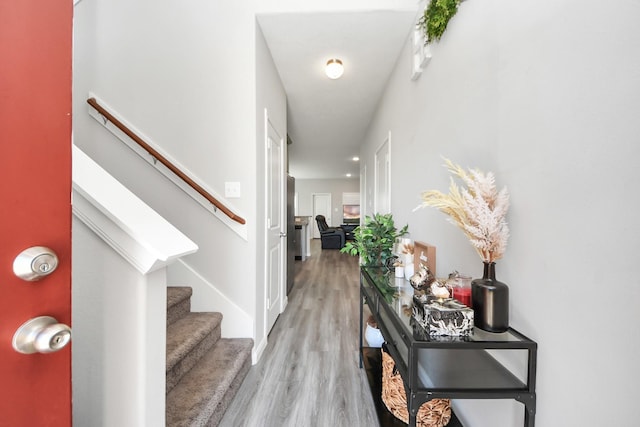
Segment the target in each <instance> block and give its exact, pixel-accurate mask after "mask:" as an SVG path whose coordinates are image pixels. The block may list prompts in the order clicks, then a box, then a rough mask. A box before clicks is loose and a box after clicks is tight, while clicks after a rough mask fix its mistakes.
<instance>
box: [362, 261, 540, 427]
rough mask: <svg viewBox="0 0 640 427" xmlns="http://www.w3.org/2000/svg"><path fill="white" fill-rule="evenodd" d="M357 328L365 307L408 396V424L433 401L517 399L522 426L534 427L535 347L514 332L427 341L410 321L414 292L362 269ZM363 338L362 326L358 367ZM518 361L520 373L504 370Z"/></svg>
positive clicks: (399, 282) (377, 270) (399, 280)
mask: <svg viewBox="0 0 640 427" xmlns="http://www.w3.org/2000/svg"><path fill="white" fill-rule="evenodd" d="M360 296H361V304H360V325H362V324H363V304H364V303H365V302H366V303H367V305H368V306H369V309H370V311H371V314H372V315H373V317H374V318H375V319H376V321H377V323H378V327H379V328H380V331H381V332H382V335H383V337H384V339H385V341H386V343H387V348H388V350H389V354H390V355H391V357H393V359H394V361H395V363H396V367H397V369H398V371H399V372H400V374H401V376H402V379H403V381H404V384H405V390H406V392H407V397H408V398H407V406H408V410H409V426H411V427H414V426H415V425H416V415H417V413H418V409H419V408H420V406H421V405H422V404H423V403H424V402H427V401H429V400H431V399H439V398H441V399H515V400H517V401H518V402H521V403H523V404H524V426H525V427H533V426H534V425H535V413H536V393H535V390H536V355H537V344H536V343H535V342H534V341H532V340H530V339H529V338H527V337H526V336H524V335H522V334H521V333H520V332H518V331H516V330H515V329H512V328H509V330H508V331H506V332H504V333H500V334H495V333H489V332H485V331H483V330H481V329H478V328H475V329H474V331H473V334H471V335H470V336H468V337H444V336H440V337H430V336H428V335H427V334H426V333H425V331H424V329H423V328H422V326H420V325H419V324H417V323H416V322H415V321H414V320H413V317H412V314H411V308H412V304H413V288H412V287H411V285H410V284H409V282H408V281H406V280H404V279H403V278H395V277H394V275H393V273H389V272H388V271H387V270H386V269H384V268H379V267H362V268H361V270H360ZM362 348H363V336H362V327H361V328H360V355H361V359H360V367H362ZM505 353H508V354H509V358H508V360H509V361H512V360H513V358H514V357H513V356H514V354H515V356H516V358H520V359H522V360H521V362H522V363H517V362H516V363H515V365H516V366H517V367H518V366H520V365H521V366H520V367H521V368H522V369H520V370H521V371H523V372H517V371H518V369H513V370H514V371H516V372H512V370H510V369H507V367H506V366H505V363H504V362H501V361H500V360H503V361H504V360H507V359H505V357H504V356H505Z"/></svg>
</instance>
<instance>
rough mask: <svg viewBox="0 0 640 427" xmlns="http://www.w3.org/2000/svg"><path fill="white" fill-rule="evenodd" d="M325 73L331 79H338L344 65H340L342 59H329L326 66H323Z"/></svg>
mask: <svg viewBox="0 0 640 427" xmlns="http://www.w3.org/2000/svg"><path fill="white" fill-rule="evenodd" d="M324 71H325V73H327V77H329V78H330V79H332V80H335V79H339V78H340V77H342V73H344V67H343V66H342V61H341V60H339V59H330V60H328V61H327V67H326V68H325V70H324Z"/></svg>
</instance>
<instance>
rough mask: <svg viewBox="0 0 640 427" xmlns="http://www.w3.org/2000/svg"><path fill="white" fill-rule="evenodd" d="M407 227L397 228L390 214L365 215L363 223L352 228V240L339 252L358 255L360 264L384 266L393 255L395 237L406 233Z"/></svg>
mask: <svg viewBox="0 0 640 427" xmlns="http://www.w3.org/2000/svg"><path fill="white" fill-rule="evenodd" d="M408 227H409V226H408V225H405V226H404V227H402V229H401V230H398V229H397V228H396V226H395V224H394V222H393V216H392V215H391V214H385V215H383V214H375V215H374V216H373V217H370V216H366V217H365V219H364V224H363V225H361V226H359V227H357V228H356V229H355V230H353V237H354V240H353V241H349V242H347V244H346V245H345V246H344V247H343V248H342V249H341V250H340V252H343V253H348V254H349V255H353V256H356V255H359V256H360V258H361V263H362V265H366V266H375V265H383V266H386V265H387V262H388V260H390V259H391V258H392V257H393V244H394V243H395V240H396V238H398V237H401V236H404V235H405V234H407V230H408Z"/></svg>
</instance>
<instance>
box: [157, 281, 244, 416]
mask: <svg viewBox="0 0 640 427" xmlns="http://www.w3.org/2000/svg"><path fill="white" fill-rule="evenodd" d="M191 294H192V290H191V288H189V287H168V288H167V402H166V426H167V427H187V426H188V427H196V426H198V427H199V426H208V427H213V426H217V425H218V423H219V422H220V420H221V419H222V416H223V415H224V413H225V411H226V410H227V407H228V406H229V403H230V402H231V400H232V399H233V397H234V396H235V394H236V392H237V391H238V388H239V387H240V385H241V384H242V381H243V380H244V377H245V376H246V374H247V371H248V370H249V368H250V367H251V349H252V348H253V340H252V339H250V338H233V339H229V338H221V337H220V324H221V322H222V314H220V313H193V312H191Z"/></svg>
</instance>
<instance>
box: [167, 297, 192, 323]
mask: <svg viewBox="0 0 640 427" xmlns="http://www.w3.org/2000/svg"><path fill="white" fill-rule="evenodd" d="M190 311H191V299H189V298H187V299H185V300H184V301H181V302H179V303H178V304H175V305H174V306H172V307H170V308H169V309H168V310H167V326H169V325H171V324H172V323H174V322H175V321H177V320H180V319H182V318H183V317H184V316H185V315H186V314H187V313H189V312H190Z"/></svg>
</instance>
